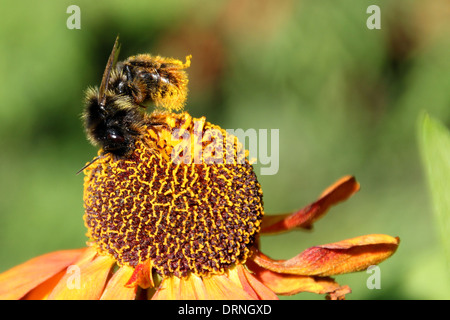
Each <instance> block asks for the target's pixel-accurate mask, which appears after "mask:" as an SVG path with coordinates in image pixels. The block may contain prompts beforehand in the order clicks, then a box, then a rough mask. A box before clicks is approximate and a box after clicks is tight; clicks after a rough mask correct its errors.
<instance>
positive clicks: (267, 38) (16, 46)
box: [0, 0, 450, 299]
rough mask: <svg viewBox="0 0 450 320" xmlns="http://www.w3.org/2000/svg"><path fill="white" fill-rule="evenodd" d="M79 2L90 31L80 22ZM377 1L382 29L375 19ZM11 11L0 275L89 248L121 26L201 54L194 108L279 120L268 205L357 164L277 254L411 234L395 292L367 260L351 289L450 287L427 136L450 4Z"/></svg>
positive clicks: (413, 291) (4, 30) (127, 33)
mask: <svg viewBox="0 0 450 320" xmlns="http://www.w3.org/2000/svg"><path fill="white" fill-rule="evenodd" d="M72 4H75V5H78V6H79V7H80V9H81V29H80V30H76V29H74V30H69V29H68V28H67V27H66V20H67V19H68V17H69V16H70V14H68V13H66V9H67V7H68V6H69V5H72ZM372 4H377V5H378V6H379V7H380V9H381V29H380V30H369V29H368V28H367V27H366V20H367V19H368V18H369V16H370V15H369V14H367V13H366V9H367V7H368V6H369V5H372ZM0 12H1V16H2V19H1V20H0V57H1V59H0V77H1V78H0V97H1V106H0V136H1V139H0V177H1V182H0V244H1V247H0V271H4V270H6V269H8V268H10V267H12V266H14V265H16V264H18V263H21V262H23V261H25V260H27V259H30V258H32V257H34V256H37V255H39V254H43V253H46V252H50V251H54V250H58V249H67V248H78V247H83V246H84V245H85V242H86V237H85V227H84V225H83V220H82V215H83V203H82V191H83V190H82V180H83V177H82V175H76V172H77V171H78V169H80V168H81V167H82V166H83V165H84V163H85V162H86V161H88V160H89V159H91V158H92V157H93V156H94V155H95V154H96V149H95V148H94V147H92V146H90V145H89V143H88V142H87V140H86V138H85V135H84V132H83V128H82V125H81V121H80V114H81V112H82V108H83V104H82V102H83V92H84V90H85V89H86V87H87V86H89V85H98V84H99V82H100V79H101V75H102V73H103V69H104V66H105V63H106V60H107V57H108V55H109V53H110V50H111V47H112V44H113V42H114V39H115V37H116V35H117V34H120V39H121V43H122V48H121V58H125V57H127V56H130V55H133V54H137V53H145V52H150V53H153V54H161V55H165V56H173V57H176V58H180V59H182V60H184V57H185V56H186V55H188V54H192V55H193V59H192V66H191V68H189V69H188V72H189V75H190V87H189V88H190V95H189V98H188V104H187V108H186V109H187V110H188V111H189V112H190V113H191V114H192V115H193V116H196V117H199V116H203V115H204V116H206V117H207V120H209V121H211V122H213V123H215V124H218V125H220V126H222V127H223V128H227V129H237V128H243V129H249V128H254V129H279V138H280V153H279V171H278V173H277V174H275V175H270V176H264V175H260V171H259V166H258V165H256V172H257V174H258V175H259V180H260V182H261V184H262V187H263V191H264V202H265V208H266V212H268V213H281V212H290V211H292V210H295V209H297V208H300V207H303V206H305V205H307V204H308V203H310V202H312V201H314V200H315V199H316V198H317V197H318V195H319V194H320V193H321V192H322V190H323V189H325V188H326V187H327V186H328V185H330V184H332V183H333V182H334V181H335V180H337V179H338V178H340V177H341V176H344V175H347V174H352V175H355V176H356V178H357V179H358V181H359V182H360V183H361V191H360V192H359V193H357V194H356V195H355V196H354V197H352V198H351V199H350V200H349V201H347V202H345V203H342V204H340V205H338V206H336V207H334V208H333V209H332V210H331V211H330V212H329V213H328V215H327V216H326V217H325V218H323V219H322V220H320V221H319V222H317V223H316V225H315V228H314V230H313V231H312V232H290V233H287V234H284V235H281V236H267V237H265V238H263V240H262V250H263V251H264V252H265V253H266V254H268V255H269V256H271V257H272V258H275V259H285V258H290V257H292V256H294V255H296V254H298V253H299V252H300V251H302V250H304V249H306V248H307V247H310V246H313V245H317V244H325V243H330V242H335V241H339V240H343V239H346V238H351V237H355V236H359V235H364V234H368V233H386V234H389V235H392V236H399V237H400V238H401V244H400V247H399V249H398V251H397V253H396V254H395V255H394V256H393V257H392V258H390V259H389V260H387V261H386V262H383V263H382V264H381V265H380V268H381V269H380V270H381V289H379V290H377V289H374V290H369V289H368V288H367V286H366V280H367V278H368V277H369V276H370V275H369V274H367V273H365V272H361V273H357V274H350V275H344V276H338V277H336V279H337V281H338V282H339V283H341V284H348V285H350V286H351V287H352V289H353V293H352V294H350V295H348V296H347V298H348V299H449V298H450V285H449V283H450V282H449V277H448V268H447V266H446V265H445V259H444V256H443V251H442V247H441V244H440V241H439V236H438V235H437V226H436V222H435V219H434V216H433V213H432V206H431V202H430V196H429V192H428V188H427V184H426V181H425V177H424V173H423V169H422V163H421V160H420V156H419V152H418V143H417V120H418V117H419V115H420V114H421V112H422V111H423V110H426V111H428V112H429V113H430V114H431V115H433V116H434V117H436V118H438V119H440V120H441V121H442V122H443V123H444V124H446V125H447V126H448V125H450V76H449V75H450V59H449V56H450V55H449V53H450V20H449V19H448V17H449V16H450V2H449V1H446V0H442V1H419V0H416V1H412V0H405V1H399V0H398V1H361V0H354V1H350V0H339V1H337V0H329V1H320V3H319V1H314V0H304V1H294V0H277V1H269V0H258V1H256V0H255V1H248V0H223V1H197V0H191V1H174V0H170V1H134V2H133V1H108V2H106V1H103V2H100V1H99V2H97V3H93V2H92V1H39V2H36V1H15V2H10V3H9V4H6V2H5V1H3V2H2V3H1V4H0ZM287 298H289V299H317V298H318V299H323V297H322V296H316V295H313V294H299V295H295V296H292V297H287Z"/></svg>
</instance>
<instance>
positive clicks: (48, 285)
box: [22, 269, 66, 300]
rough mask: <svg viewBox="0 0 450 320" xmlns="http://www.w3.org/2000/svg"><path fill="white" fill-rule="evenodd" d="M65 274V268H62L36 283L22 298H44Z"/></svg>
mask: <svg viewBox="0 0 450 320" xmlns="http://www.w3.org/2000/svg"><path fill="white" fill-rule="evenodd" d="M65 274H66V270H65V269H64V270H62V271H60V272H58V273H57V274H55V275H54V276H53V277H51V278H50V279H48V280H46V281H45V282H43V283H41V284H40V285H38V286H37V287H36V288H34V289H33V290H31V291H30V292H28V293H27V294H26V295H25V296H24V297H23V298H22V300H46V299H47V298H48V296H49V295H50V293H51V292H52V291H53V289H54V288H55V286H56V285H57V284H58V282H59V281H60V280H61V278H62V277H63V276H64V275H65Z"/></svg>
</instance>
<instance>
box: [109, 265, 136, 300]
mask: <svg viewBox="0 0 450 320" xmlns="http://www.w3.org/2000/svg"><path fill="white" fill-rule="evenodd" d="M133 272H134V269H133V268H132V267H128V266H123V267H121V268H119V269H118V270H117V271H116V272H115V273H114V274H113V276H112V277H111V279H109V281H108V283H107V285H106V287H105V290H104V291H103V294H102V296H101V297H100V300H134V299H135V298H136V292H137V284H135V285H133V286H129V285H128V286H127V283H128V281H129V280H130V277H131V276H132V275H133Z"/></svg>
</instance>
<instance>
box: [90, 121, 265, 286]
mask: <svg viewBox="0 0 450 320" xmlns="http://www.w3.org/2000/svg"><path fill="white" fill-rule="evenodd" d="M158 117H159V118H158V122H159V123H161V122H162V123H163V125H158V126H148V127H145V128H144V134H143V135H142V137H140V138H139V139H137V141H136V143H135V149H134V151H133V153H132V154H131V155H130V156H128V157H126V158H116V157H114V156H112V155H110V154H103V153H102V150H100V151H99V155H100V158H99V160H98V161H96V162H94V163H93V164H92V165H91V166H89V167H88V169H86V170H85V180H84V206H85V215H84V221H85V224H86V226H87V228H88V233H87V235H88V237H89V238H90V239H91V241H92V242H93V243H94V244H96V245H97V247H98V248H99V250H100V251H101V252H102V253H104V254H109V255H111V256H113V257H114V258H115V259H116V261H117V263H118V264H119V265H121V266H123V265H128V266H131V267H136V266H137V265H139V264H141V263H150V265H151V266H152V267H153V268H154V270H155V271H156V272H157V273H158V274H159V275H161V276H170V275H175V276H178V277H186V276H188V275H189V274H190V273H193V274H196V275H199V276H205V275H209V274H221V273H224V272H225V271H226V270H228V269H229V268H230V267H232V266H233V265H235V264H238V263H244V262H245V261H246V259H247V258H248V257H249V254H250V248H251V246H252V245H253V244H254V242H255V241H256V237H257V234H258V233H259V230H260V223H261V219H262V217H263V201H262V191H261V187H260V184H259V183H258V181H257V177H256V175H255V173H254V171H253V168H252V165H251V164H250V163H249V162H248V160H247V159H246V157H245V153H244V152H243V149H242V145H241V144H240V143H239V142H238V141H237V139H236V138H235V137H233V136H230V135H227V133H226V131H225V130H223V129H221V128H220V127H218V126H214V125H212V124H210V123H208V122H206V121H205V119H204V118H200V119H195V118H192V117H191V116H190V115H189V114H187V113H181V114H172V113H167V114H163V115H159V116H158ZM175 132H176V133H177V134H175ZM180 137H183V138H184V140H182V139H180ZM181 142H184V144H183V143H181ZM180 146H181V147H180ZM180 150H182V151H180ZM175 151H177V152H175ZM174 155H176V157H175V156H174ZM180 158H181V159H182V161H179V160H180ZM211 158H212V160H211ZM176 159H178V161H176ZM219 160H220V161H219Z"/></svg>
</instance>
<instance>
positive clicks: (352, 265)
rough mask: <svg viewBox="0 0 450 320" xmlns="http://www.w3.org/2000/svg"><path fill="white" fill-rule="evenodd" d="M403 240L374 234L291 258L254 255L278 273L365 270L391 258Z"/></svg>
mask: <svg viewBox="0 0 450 320" xmlns="http://www.w3.org/2000/svg"><path fill="white" fill-rule="evenodd" d="M399 242H400V240H399V239H398V238H394V237H391V236H388V235H382V234H373V235H367V236H361V237H356V238H352V239H348V240H344V241H340V242H336V243H331V244H326V245H322V246H316V247H311V248H309V249H307V250H305V251H303V252H302V253H300V254H299V255H297V256H295V257H294V258H292V259H289V260H278V261H277V260H272V259H270V258H269V257H267V256H265V255H264V254H262V253H261V252H258V253H256V254H255V255H254V256H253V261H254V262H255V263H256V264H258V265H259V266H261V267H263V268H265V269H268V270H271V271H275V272H278V273H289V274H296V275H306V276H331V275H337V274H343V273H349V272H356V271H362V270H365V269H367V268H368V267H369V266H371V265H375V264H378V263H380V262H382V261H383V260H385V259H387V258H389V257H390V256H391V255H392V254H394V252H395V251H396V250H397V247H398V244H399Z"/></svg>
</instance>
